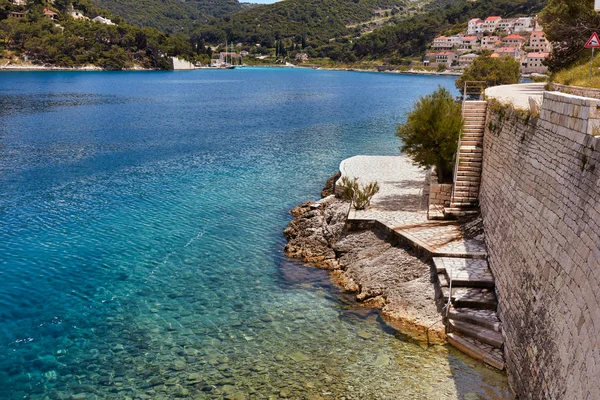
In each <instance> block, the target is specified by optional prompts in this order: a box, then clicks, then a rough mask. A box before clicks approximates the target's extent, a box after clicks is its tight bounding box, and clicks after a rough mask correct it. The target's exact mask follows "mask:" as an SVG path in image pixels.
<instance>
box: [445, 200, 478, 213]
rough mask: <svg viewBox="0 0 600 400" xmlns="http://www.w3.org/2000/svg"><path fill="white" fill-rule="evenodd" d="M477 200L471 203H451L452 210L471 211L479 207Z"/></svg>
mask: <svg viewBox="0 0 600 400" xmlns="http://www.w3.org/2000/svg"><path fill="white" fill-rule="evenodd" d="M477 201H478V200H477V199H473V200H471V201H451V202H450V208H460V209H463V210H464V209H465V208H466V209H469V208H475V207H477Z"/></svg>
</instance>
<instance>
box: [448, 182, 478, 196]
mask: <svg viewBox="0 0 600 400" xmlns="http://www.w3.org/2000/svg"><path fill="white" fill-rule="evenodd" d="M454 190H455V192H456V193H457V194H458V193H479V186H474V185H466V184H465V183H464V182H456V183H455V184H454Z"/></svg>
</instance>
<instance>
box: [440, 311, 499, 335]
mask: <svg viewBox="0 0 600 400" xmlns="http://www.w3.org/2000/svg"><path fill="white" fill-rule="evenodd" d="M448 318H449V319H453V320H455V321H462V322H468V323H470V324H473V325H477V326H481V327H482V328H487V329H491V330H493V331H496V332H500V330H501V329H502V324H501V323H500V320H499V319H498V316H497V315H496V313H495V312H494V311H490V310H474V309H472V308H455V307H450V310H448Z"/></svg>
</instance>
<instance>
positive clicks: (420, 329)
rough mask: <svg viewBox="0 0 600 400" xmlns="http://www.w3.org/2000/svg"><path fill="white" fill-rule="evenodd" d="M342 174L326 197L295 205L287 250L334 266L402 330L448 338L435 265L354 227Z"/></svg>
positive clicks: (340, 281) (347, 286)
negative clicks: (337, 188) (338, 187)
mask: <svg viewBox="0 0 600 400" xmlns="http://www.w3.org/2000/svg"><path fill="white" fill-rule="evenodd" d="M338 178H339V173H338V174H336V175H335V176H333V177H331V178H330V179H329V180H328V182H327V184H326V187H325V189H324V190H323V192H322V194H321V196H322V198H321V200H319V201H316V202H306V203H303V204H301V205H299V206H297V207H295V208H293V209H292V210H291V214H292V215H293V216H294V219H293V220H292V221H291V222H290V224H289V226H288V227H287V228H286V229H285V231H284V235H285V237H286V239H287V241H288V243H287V245H286V246H285V249H284V251H285V254H286V255H287V256H288V257H292V258H296V259H300V260H302V261H304V262H306V263H308V264H310V265H312V266H315V267H318V268H323V269H327V270H329V271H330V276H331V279H332V280H333V281H334V282H335V283H336V284H337V285H338V286H340V287H341V288H342V290H344V291H346V292H349V293H353V294H354V295H355V297H356V299H357V301H358V302H360V303H361V304H363V305H364V306H366V307H375V308H378V309H380V310H381V314H382V316H383V318H384V319H385V320H386V322H387V323H388V324H389V325H391V326H392V327H394V328H395V329H397V330H398V331H400V332H401V333H403V334H405V335H407V336H409V337H411V338H412V339H414V340H416V341H418V342H423V343H428V344H443V343H445V342H446V338H445V330H444V325H443V324H442V322H441V319H442V316H441V314H440V311H439V310H438V307H437V305H436V301H435V289H434V286H433V285H432V283H431V282H432V279H433V278H432V274H433V271H432V268H431V266H430V265H429V264H428V263H427V262H425V261H424V260H421V259H419V258H418V257H417V256H416V255H415V254H414V253H413V252H412V251H410V250H408V249H406V248H403V247H402V246H400V245H397V244H396V243H394V241H393V240H392V238H390V237H387V236H386V234H385V233H383V232H378V231H376V230H373V229H368V228H366V229H360V230H352V229H350V228H349V226H348V224H347V223H346V222H347V215H348V211H349V209H350V204H349V203H347V202H344V201H343V200H341V199H339V198H336V197H335V195H334V194H333V192H334V190H333V188H334V182H335V181H336V180H337V179H338Z"/></svg>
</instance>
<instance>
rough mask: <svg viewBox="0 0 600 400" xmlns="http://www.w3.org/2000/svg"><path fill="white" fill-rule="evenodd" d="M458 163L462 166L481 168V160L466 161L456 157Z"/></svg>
mask: <svg viewBox="0 0 600 400" xmlns="http://www.w3.org/2000/svg"><path fill="white" fill-rule="evenodd" d="M458 165H460V166H464V167H477V168H481V167H482V162H481V160H480V161H468V160H462V159H458Z"/></svg>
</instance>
